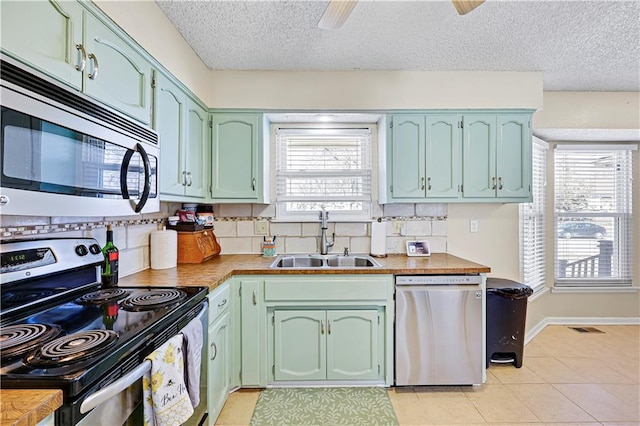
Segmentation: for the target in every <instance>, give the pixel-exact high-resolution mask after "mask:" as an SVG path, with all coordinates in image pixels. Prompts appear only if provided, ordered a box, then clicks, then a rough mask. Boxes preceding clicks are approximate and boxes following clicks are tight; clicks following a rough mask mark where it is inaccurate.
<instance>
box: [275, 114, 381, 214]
mask: <svg viewBox="0 0 640 426" xmlns="http://www.w3.org/2000/svg"><path fill="white" fill-rule="evenodd" d="M281 130H284V131H290V132H296V131H300V132H305V131H310V132H311V133H321V132H329V133H339V132H341V131H345V130H346V131H362V132H366V133H368V135H369V143H368V145H369V147H368V149H369V152H368V162H369V168H368V171H367V170H365V171H366V172H368V175H369V177H368V179H369V192H368V194H365V196H366V197H367V198H366V200H362V202H363V204H364V206H363V210H362V211H358V212H348V211H340V210H331V209H328V211H329V221H330V222H370V221H371V218H372V210H373V203H374V198H375V193H374V192H375V189H374V188H375V184H376V179H375V173H376V164H377V163H376V152H377V151H376V146H377V125H376V124H370V123H330V124H319V123H279V124H272V135H273V137H274V140H275V141H276V142H275V144H274V149H273V151H272V154H273V164H275V165H276V167H274V171H273V182H274V194H275V197H274V204H275V208H276V214H275V219H274V221H275V222H317V221H318V220H319V218H318V215H319V211H320V209H318V210H317V211H316V210H313V211H307V212H294V211H288V210H286V207H285V203H287V202H290V201H291V200H282V199H281V198H280V193H279V187H278V186H279V182H278V177H279V173H280V167H279V155H280V153H279V149H280V143H279V140H278V133H279V131H281ZM301 201H304V200H301Z"/></svg>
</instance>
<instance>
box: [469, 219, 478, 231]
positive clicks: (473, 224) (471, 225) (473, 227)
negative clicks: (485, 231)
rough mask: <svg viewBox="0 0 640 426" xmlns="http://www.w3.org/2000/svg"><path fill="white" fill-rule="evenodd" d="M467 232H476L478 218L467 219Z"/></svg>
mask: <svg viewBox="0 0 640 426" xmlns="http://www.w3.org/2000/svg"><path fill="white" fill-rule="evenodd" d="M469 232H478V220H477V219H471V220H470V221H469Z"/></svg>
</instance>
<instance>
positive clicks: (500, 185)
mask: <svg viewBox="0 0 640 426" xmlns="http://www.w3.org/2000/svg"><path fill="white" fill-rule="evenodd" d="M498 189H502V178H501V177H499V178H498Z"/></svg>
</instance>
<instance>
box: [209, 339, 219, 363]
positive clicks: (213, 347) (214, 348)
mask: <svg viewBox="0 0 640 426" xmlns="http://www.w3.org/2000/svg"><path fill="white" fill-rule="evenodd" d="M211 350H212V351H213V356H212V357H211V361H213V360H214V359H216V357H217V356H218V347H217V346H216V342H211Z"/></svg>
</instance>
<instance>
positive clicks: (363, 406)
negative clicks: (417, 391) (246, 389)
mask: <svg viewBox="0 0 640 426" xmlns="http://www.w3.org/2000/svg"><path fill="white" fill-rule="evenodd" d="M250 424H251V425H252V426H266V425H271V426H285V425H288V426H302V425H315V426H333V425H362V426H373V425H379V426H397V425H398V419H396V414H395V412H394V411H393V407H392V406H391V401H390V400H389V395H387V390H386V389H384V388H272V389H265V390H263V391H262V392H260V396H259V397H258V403H257V404H256V408H255V410H254V411H253V417H252V418H251V423H250Z"/></svg>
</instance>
